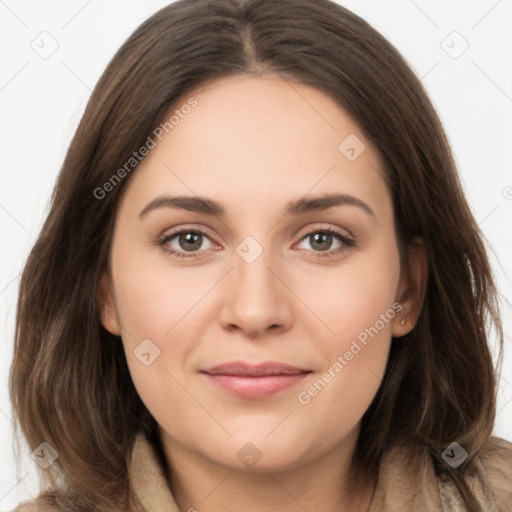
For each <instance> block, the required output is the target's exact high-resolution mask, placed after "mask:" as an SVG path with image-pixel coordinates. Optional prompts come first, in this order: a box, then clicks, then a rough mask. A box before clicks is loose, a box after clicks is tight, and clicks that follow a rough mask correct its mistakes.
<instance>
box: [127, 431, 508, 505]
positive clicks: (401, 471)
mask: <svg viewBox="0 0 512 512" xmlns="http://www.w3.org/2000/svg"><path fill="white" fill-rule="evenodd" d="M476 465H477V468H479V467H480V469H481V470H478V471H477V473H476V474H475V475H473V476H472V477H470V480H471V482H469V483H470V485H471V486H472V487H473V488H474V489H475V490H477V489H478V490H480V492H479V494H480V496H481V497H482V506H483V510H487V511H489V512H498V509H497V508H496V505H495V504H494V503H495V501H494V499H493V497H492V491H489V489H490V488H489V486H488V485H486V484H487V483H488V482H487V479H486V478H485V471H484V470H483V468H481V463H480V461H479V460H477V461H476ZM482 482H483V484H482ZM130 483H131V487H132V490H133V492H134V493H135V495H136V497H137V498H138V501H139V502H140V504H141V505H142V507H143V508H142V509H141V512H143V511H144V512H163V511H165V512H180V510H179V508H178V505H177V504H176V502H175V500H174V497H173V496H172V493H171V490H170V488H169V484H168V482H167V478H166V476H165V474H164V469H163V467H162V464H161V462H160V459H159V457H158V455H157V454H156V452H155V449H154V447H153V446H152V445H151V444H150V442H149V441H148V440H147V438H146V437H145V435H144V434H142V433H139V434H138V435H137V437H136V440H135V443H134V447H133V451H132V461H131V465H130ZM489 492H490V494H489ZM493 504H494V505H493ZM459 507H460V508H459ZM485 507H487V508H485ZM397 510H407V511H411V512H432V511H434V510H437V511H451V510H464V507H463V505H462V502H461V501H460V498H459V496H458V493H457V491H456V489H455V487H454V486H453V484H452V483H451V482H444V481H441V480H440V479H439V478H438V477H437V475H436V473H435V471H434V467H433V464H432V462H431V460H430V458H429V457H428V455H426V454H425V452H422V451H419V450H413V449H407V448H405V447H395V448H393V449H391V450H390V451H389V452H388V453H386V454H384V456H383V458H382V462H381V466H380V470H379V478H378V482H377V487H376V489H375V493H374V496H373V500H372V503H371V506H370V509H369V512H396V511H397Z"/></svg>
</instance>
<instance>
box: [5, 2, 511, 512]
mask: <svg viewBox="0 0 512 512" xmlns="http://www.w3.org/2000/svg"><path fill="white" fill-rule="evenodd" d="M167 3H168V2H166V1H162V0H160V1H159V0H151V1H145V2H141V1H133V0H131V1H124V2H120V1H113V0H109V1H105V0H103V1H99V0H89V1H87V0H60V1H55V0H54V1H45V2H36V1H34V0H32V1H26V0H25V1H21V0H0V38H1V47H2V48H3V50H2V54H1V55H2V57H1V58H2V61H3V62H2V65H1V69H0V108H1V117H0V119H1V123H2V135H3V136H2V139H1V150H0V155H1V160H2V172H1V174H0V176H1V186H0V230H1V232H0V239H1V244H2V245H1V247H2V250H1V253H0V254H1V260H0V311H1V324H0V332H1V334H2V338H1V343H0V439H1V443H0V510H3V511H6V510H11V509H13V508H14V507H15V506H16V504H17V503H18V502H19V501H21V500H22V499H28V498H30V497H31V496H34V495H35V494H37V490H38V486H37V475H36V471H35V468H34V464H33V463H32V460H31V458H30V453H29V451H28V449H27V450H26V453H25V454H24V455H23V459H22V465H21V468H20V471H19V473H16V470H15V466H14V455H13V448H12V446H13V445H12V427H13V423H12V420H11V416H12V415H11V405H10V401H9V398H8V394H7V378H8V372H9V366H10V361H11V356H12V346H13V326H14V315H15V301H16V295H17V287H18V283H19V275H20V271H21V269H22V265H23V262H24V260H25V259H26V257H27V255H28V250H29V248H30V247H31V245H32V244H33V243H34V241H35V238H36V236H37V234H38V231H39V229H40V227H41V225H42V221H43V219H44V216H45V213H46V211H47V207H48V202H49V197H50V193H51V189H52V187H53V184H54V181H55V178H56V175H57V172H58V170H59V168H60V166H61V164H62V161H63V158H64V155H65V152H66V149H67V147H68V144H69V142H70V140H71V137H72V135H73V133H74V131H75V129H76V126H77V123H78V120H79V119H80V116H81V114H82V112H83V109H84V107H85V104H86V101H87V99H88V97H89V94H90V92H91V90H92V88H93V87H94V85H95V83H96V81H97V80H98V78H99V76H100V74H101V72H102V71H103V70H104V68H105V66H106V65H107V63H108V62H109V60H110V59H111V57H112V56H113V54H114V53H115V51H116V50H117V49H118V48H119V46H120V45H121V44H122V43H123V42H124V41H125V39H126V38H127V37H128V36H129V35H130V34H131V33H132V32H133V30H134V29H135V28H136V27H137V26H138V25H139V24H140V23H141V22H142V21H144V20H145V19H146V18H147V17H148V16H150V15H151V14H153V13H154V12H155V11H156V10H158V9H159V8H161V7H163V6H164V5H166V4H167ZM340 3H342V5H345V6H346V7H348V8H349V9H351V10H353V11H354V12H356V13H357V14H359V15H361V16H362V17H363V18H365V19H366V20H368V21H369V22H370V23H371V24H372V25H373V26H374V27H375V28H377V29H378V30H379V31H380V32H382V33H383V34H384V35H385V36H386V37H387V38H388V39H389V40H390V41H391V42H392V43H393V44H394V45H395V46H396V47H397V48H398V49H399V50H400V51H401V52H402V54H403V55H404V56H405V57H406V59H407V60H408V61H409V62H410V63H411V65H412V66H413V68H414V69H415V71H416V72H417V74H418V76H419V77H421V78H422V81H423V84H424V85H425V87H426V89H427V91H428V92H429V94H430V96H431V98H432V101H433V102H434V105H435V107H436V108H437V110H438V112H439V114H440V116H441V119H442V121H443V123H444V125H445V128H446V130H447V133H448V136H449V139H450V142H451V144H452V147H453V150H454V153H455V156H456V159H457V163H458V165H459V169H460V173H461V178H462V181H463V184H464V187H465V190H466V193H467V196H468V199H469V202H470V204H471V207H472V209H473V212H474V214H475V217H476V219H477V221H478V222H479V224H480V226H481V228H482V230H483V232H484V234H485V236H486V238H487V239H488V241H489V246H490V247H491V248H492V249H491V250H492V251H493V256H492V260H493V267H494V269H495V272H496V275H497V281H498V285H499V287H500V290H501V294H502V312H503V319H504V324H505V332H506V334H507V337H506V340H505V361H504V366H503V375H502V379H501V382H500V394H499V402H498V417H497V422H496V428H495V434H496V435H498V436H500V437H504V438H506V439H508V440H511V439H512V347H511V343H510V333H511V326H512V322H511V320H512V314H511V306H510V299H511V297H512V284H511V280H510V276H512V237H511V228H510V222H511V220H512V172H511V163H512V59H511V56H512V36H511V35H510V34H511V33H512V31H510V27H511V26H512V2H511V1H510V0H499V1H497V0H478V1H468V0H458V1H455V0H450V1H447V0H443V1H426V0H414V1H412V0H400V1H399V0H393V1H380V2H378V1H373V2H372V1H363V0H350V1H349V0H347V1H344V0H343V1H341V2H340ZM453 31H457V32H458V33H459V34H460V36H462V38H463V39H462V38H461V37H460V36H458V35H456V34H455V35H453V34H452V33H453ZM42 32H47V33H48V34H50V35H51V36H49V35H48V34H43V35H40V34H41V33H42ZM507 33H508V34H509V35H507ZM42 38H44V42H43V43H41V39H42ZM51 38H53V39H54V40H55V42H53V43H52V39H51ZM464 40H465V41H467V44H469V47H468V49H467V50H466V51H465V52H464V53H463V54H462V55H460V56H459V57H458V58H452V57H454V56H456V55H457V53H458V52H459V51H460V50H462V49H463V48H464V46H463V45H465V44H466V43H464ZM443 41H444V43H443ZM43 44H44V47H45V48H46V50H48V49H51V47H52V46H51V45H52V44H53V45H55V46H56V45H57V44H58V48H57V49H56V51H55V52H54V53H53V54H52V55H51V56H49V57H48V58H46V59H43V58H41V57H40V56H39V55H38V54H37V53H36V52H35V51H34V49H33V48H32V46H33V47H37V45H39V47H42V46H43ZM39 51H43V49H42V48H41V50H39ZM447 52H448V53H447ZM449 53H451V56H450V55H449ZM84 385H85V383H84Z"/></svg>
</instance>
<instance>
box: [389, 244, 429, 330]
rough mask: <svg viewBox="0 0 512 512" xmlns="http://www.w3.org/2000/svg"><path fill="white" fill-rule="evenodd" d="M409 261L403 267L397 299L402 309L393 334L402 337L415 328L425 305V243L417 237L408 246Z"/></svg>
mask: <svg viewBox="0 0 512 512" xmlns="http://www.w3.org/2000/svg"><path fill="white" fill-rule="evenodd" d="M408 251H409V255H408V263H407V265H406V268H404V269H402V275H401V276H400V284H399V286H398V291H397V297H396V300H397V302H398V303H400V304H401V305H402V309H401V310H400V312H399V313H398V314H397V315H396V316H395V318H394V319H393V329H392V336H393V337H394V338H400V337H401V336H404V335H405V334H408V333H409V332H411V331H412V330H413V329H414V326H415V325H416V322H417V321H418V317H419V316H420V313H421V309H422V307H423V300H424V296H425V289H426V284H427V278H428V259H427V252H426V249H425V243H424V241H423V239H422V238H419V237H416V238H415V239H414V240H413V241H412V242H411V244H410V245H409V246H408Z"/></svg>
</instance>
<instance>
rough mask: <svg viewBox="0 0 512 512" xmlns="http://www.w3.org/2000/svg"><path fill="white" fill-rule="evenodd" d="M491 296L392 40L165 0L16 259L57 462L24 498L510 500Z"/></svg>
mask: <svg viewBox="0 0 512 512" xmlns="http://www.w3.org/2000/svg"><path fill="white" fill-rule="evenodd" d="M276 192H277V193H276ZM496 296H497V295H496V289H495V285H494V282H493V277H492V274H491V270H490V267H489V263H488V259H487V255H486V250H485V247H484V244H483V237H482V234H481V232H480V231H479V229H478V226H477V224H476V223H475V220H474V218H473V217H472V215H471V212H470V209H469V207H468V205H467V202H466V200H465V198H464V195H463V193H462V189H461V186H460V183H459V180H458V177H457V172H456V168H455V164H454V161H453V158H452V155H451V152H450V148H449V145H448V142H447V140H446V137H445V134H444V132H443V128H442V126H441V124H440V121H439V119H438V117H437V115H436V113H435V112H434V109H433V107H432V105H431V103H430V101H429V99H428V97H427V95H426V93H425V91H424V90H423V88H422V86H421V84H420V82H419V81H418V79H417V78H416V76H415V75H414V73H413V72H412V71H411V70H410V68H409V67H408V65H407V64H406V63H405V61H404V60H403V59H402V57H401V56H400V55H399V54H398V52H397V51H396V50H395V49H394V48H393V47H392V46H391V45H390V43H389V42H387V41H386V40H385V39H384V38H383V37H382V36H380V35H379V34H378V33H377V32H376V31H375V30H374V29H372V28H371V27H370V26H369V25H368V24H367V23H366V22H365V21H363V20H362V19H360V18H358V17H357V16H355V15H354V14H353V13H351V12H349V11H348V10H346V9H344V8H342V7H340V6H339V5H337V4H335V3H333V2H330V1H328V0H321V1H315V2H312V1H307V0H293V1H291V0H281V1H275V0H272V1H271V0H249V1H246V2H243V1H241V0H239V1H235V0H231V1H230V0H218V1H215V2H211V1H206V0H197V1H185V0H183V1H179V2H176V3H173V4H171V5H169V6H168V7H166V8H164V9H162V10H161V11H159V12H157V13H156V14H155V15H154V16H152V17H151V18H150V19H148V20H147V21H146V22H145V23H143V24H142V25H141V26H140V27H139V28H138V29H137V30H136V31H135V32H134V34H133V35H132V36H131V37H130V38H129V39H128V40H127V41H126V43H125V44H124V45H123V46H122V47H121V49H120V50H119V51H118V53H117V54H116V55H115V56H114V58H113V59H112V62H111V63H110V64H109V66H108V67H107V69H106V71H105V73H104V74H103V76H102V78H101V79H100V81H99V83H98V84H97V86H96V88H95V90H94V91H93V93H92V95H91V98H90V100H89V104H88V106H87V108H86V111H85V113H84V115H83V118H82V120H81V123H80V125H79V127H78V130H77V132H76V134H75V137H74V139H73V141H72V143H71V146H70V148H69V150H68V153H67V156H66V159H65V162H64V165H63V168H62V170H61V173H60V176H59V178H58V182H57V184H56V188H55V192H54V195H53V201H52V207H51V211H50V213H49V215H48V218H47V220H46V222H45V224H44V226H43V229H42V232H41V234H40V236H39V239H38V240H37V242H36V244H35V246H34V248H33V250H32V252H31V254H30V257H29V259H28V261H27V264H26V267H25V270H24V273H23V277H22V282H21V288H20V295H19V303H18V315H17V329H16V344H15V353H14V361H13V366H12V373H11V381H10V389H11V396H12V401H13V404H14V410H15V414H16V418H17V420H18V423H19V424H20V425H21V427H22V430H23V434H24V435H25V436H26V438H27V440H28V441H29V444H30V445H31V447H32V448H33V450H34V452H33V457H34V460H36V462H38V465H39V467H40V468H41V471H42V475H43V477H44V478H45V479H46V480H45V482H47V484H48V485H47V488H46V489H45V490H44V491H43V492H42V493H41V495H40V496H39V497H38V498H37V499H36V500H34V502H32V503H26V504H21V505H20V506H19V507H18V509H17V510H20V511H22V510H98V511H103V510H109V511H111V510H120V511H121V510H123V511H124V510H134V511H139V510H141V511H142V510H146V511H157V510H158V511H160V510H162V511H163V510H165V511H179V510H181V511H185V510H188V511H194V510H197V511H199V512H203V511H217V510H223V511H229V510H242V509H243V510H245V511H259V510H265V511H267V510H280V511H283V510H284V511H292V510H293V511H294V510H325V511H335V510H336V511H337V510H354V511H355V510H358V511H361V510H371V511H372V512H376V511H379V512H380V511H384V512H386V511H391V510H393V511H395V510H413V511H420V510H421V511H422V510H425V511H427V510H428V511H431V510H471V511H477V510H489V511H491V510H492V511H505V510H508V509H509V508H510V506H511V505H512V494H511V492H512V491H511V489H512V486H511V485H510V483H511V481H512V445H511V443H510V442H508V441H505V440H503V439H499V438H495V437H490V435H491V433H492V429H493V425H494V418H495V412H496V373H495V369H494V367H493V362H492V358H491V354H490V351H489V347H488V338H487V334H486V328H487V327H488V325H487V320H490V321H491V322H492V324H493V325H494V327H495V328H496V332H497V333H498V338H499V342H500V343H502V338H503V335H502V327H501V322H500V317H499V311H498V304H497V300H496ZM31 507H33V508H31Z"/></svg>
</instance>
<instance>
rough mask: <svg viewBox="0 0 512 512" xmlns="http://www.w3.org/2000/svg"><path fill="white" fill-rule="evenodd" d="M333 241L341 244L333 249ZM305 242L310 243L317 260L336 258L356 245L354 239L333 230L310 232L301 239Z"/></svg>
mask: <svg viewBox="0 0 512 512" xmlns="http://www.w3.org/2000/svg"><path fill="white" fill-rule="evenodd" d="M333 240H334V241H335V240H337V241H338V244H339V245H338V246H337V247H336V248H334V249H333V248H332V247H331V246H332V243H333ZM303 241H308V242H309V244H310V246H311V247H312V251H313V252H314V257H315V258H324V257H334V256H337V255H338V254H341V253H342V252H344V251H346V250H347V249H348V248H349V247H352V246H353V245H355V242H354V240H353V239H352V238H349V237H348V236H347V235H345V234H343V233H341V232H339V231H337V230H335V229H332V228H325V229H324V228H322V229H316V230H314V231H309V233H306V235H305V236H303V237H302V238H301V242H303Z"/></svg>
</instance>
